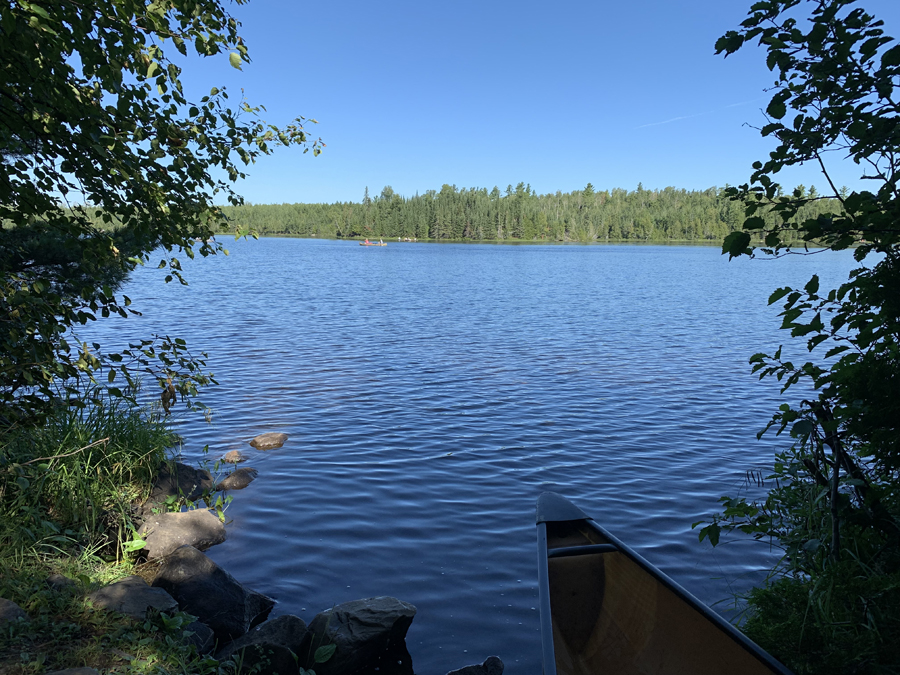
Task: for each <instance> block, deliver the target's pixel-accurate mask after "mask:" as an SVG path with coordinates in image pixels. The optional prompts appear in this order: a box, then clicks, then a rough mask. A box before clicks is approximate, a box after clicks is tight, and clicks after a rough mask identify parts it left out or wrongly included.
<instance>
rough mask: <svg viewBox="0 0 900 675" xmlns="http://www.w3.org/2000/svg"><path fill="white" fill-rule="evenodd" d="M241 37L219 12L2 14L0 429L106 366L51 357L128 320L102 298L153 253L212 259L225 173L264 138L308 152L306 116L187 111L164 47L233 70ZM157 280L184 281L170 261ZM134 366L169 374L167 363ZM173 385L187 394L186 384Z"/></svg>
mask: <svg viewBox="0 0 900 675" xmlns="http://www.w3.org/2000/svg"><path fill="white" fill-rule="evenodd" d="M239 27H240V26H239V24H238V23H237V21H235V20H234V19H233V18H232V17H230V16H229V15H228V13H227V12H226V10H225V7H224V4H223V3H222V2H220V1H219V0H167V1H166V2H150V3H147V4H144V3H124V4H123V3H121V2H118V1H117V0H90V1H89V2H87V3H30V2H25V1H23V0H18V1H17V2H13V3H7V4H4V5H2V6H0V50H2V53H3V54H5V55H11V54H14V55H15V56H16V58H9V59H6V60H5V61H4V71H3V72H4V78H3V83H2V86H3V91H2V96H0V156H2V157H3V161H2V162H0V222H2V223H3V228H2V229H0V270H2V278H0V315H4V316H8V317H10V320H11V321H12V324H11V325H10V326H9V328H8V330H7V331H5V332H4V333H2V334H0V347H2V349H0V400H2V401H3V404H4V406H5V408H4V409H5V411H7V412H5V413H4V414H3V415H0V417H2V420H0V422H3V423H7V422H10V421H11V419H12V418H13V417H15V416H18V415H19V414H20V413H21V414H22V415H25V416H27V415H29V414H30V413H31V412H37V411H38V410H39V409H41V408H42V407H43V406H45V405H46V404H48V403H49V402H51V401H53V400H54V399H56V398H58V397H60V396H62V397H64V398H67V397H70V396H76V395H77V391H78V387H77V386H75V385H74V384H71V383H70V380H71V381H72V382H74V381H75V380H77V379H78V378H85V377H86V378H89V379H90V378H91V377H92V373H94V372H95V370H97V369H98V368H100V367H101V366H102V364H109V359H107V358H106V356H104V355H103V354H102V352H100V351H99V350H95V351H94V352H92V353H91V356H90V357H88V356H86V355H85V354H83V353H79V354H77V355H76V354H75V353H74V352H73V353H70V352H69V351H68V349H67V348H65V347H64V344H65V343H64V337H63V336H64V335H66V334H67V332H68V331H69V329H70V328H71V327H72V326H77V325H80V324H84V323H85V322H88V321H91V320H93V318H94V317H95V316H104V317H105V316H110V315H114V314H118V315H120V316H127V315H128V314H129V313H130V312H131V310H130V309H129V310H126V309H125V308H126V307H128V305H129V304H130V301H127V300H120V299H118V298H116V297H115V295H114V293H113V292H112V291H110V290H105V291H100V290H98V289H99V288H100V286H102V285H103V284H104V283H106V284H108V285H109V286H110V288H112V289H115V287H116V286H117V285H118V284H119V283H121V282H122V280H123V279H124V278H125V277H126V276H127V275H128V273H129V272H130V271H131V270H132V269H133V268H134V267H135V266H136V265H142V264H144V263H145V262H147V260H148V256H149V254H150V252H151V251H153V250H155V249H157V248H163V249H165V250H166V251H167V252H179V251H183V252H185V255H187V256H188V257H192V256H193V254H194V250H195V246H196V248H197V250H199V252H201V254H202V255H210V254H213V253H216V252H218V251H219V250H221V245H220V244H219V243H218V242H216V241H215V240H214V239H212V235H213V234H214V233H216V232H220V231H222V229H223V228H228V227H229V226H228V223H227V221H226V220H225V219H224V218H223V217H222V214H221V212H220V211H219V210H218V209H216V208H214V206H213V204H214V203H216V202H219V203H221V202H223V201H224V202H227V203H230V204H239V203H241V199H240V196H239V195H237V194H236V192H235V191H234V189H233V186H232V185H231V184H230V180H232V181H233V180H237V179H238V178H240V177H242V176H243V175H244V174H243V172H242V171H241V170H239V169H238V168H237V167H238V166H241V167H243V166H246V165H247V164H252V163H253V162H254V161H255V159H256V158H257V157H259V156H260V155H262V154H266V153H268V152H270V151H271V150H272V148H273V147H274V146H273V144H272V143H271V142H270V140H271V139H273V138H274V139H277V142H278V144H280V145H299V146H302V147H303V148H304V149H305V150H309V149H312V150H313V152H314V153H315V154H318V152H319V151H320V146H321V143H320V142H319V141H313V140H311V139H310V138H309V137H308V136H307V135H306V133H305V131H304V129H303V125H304V123H305V120H304V119H303V118H298V119H297V120H295V121H294V122H293V123H292V124H291V125H289V126H287V127H285V128H284V129H279V128H275V127H272V126H270V125H267V124H265V123H264V122H263V121H262V120H260V119H259V118H258V115H259V114H260V108H257V107H253V106H250V105H249V104H247V103H246V102H242V103H241V105H240V106H239V108H238V110H233V109H232V108H229V107H228V94H227V92H226V91H224V90H222V89H219V88H213V89H212V90H211V91H210V94H209V96H204V97H202V98H201V100H200V101H191V100H189V99H188V97H187V95H186V93H185V91H184V89H183V87H182V83H181V82H180V79H179V78H180V74H181V69H180V68H179V67H178V66H176V65H175V64H174V63H171V62H170V61H168V59H167V57H166V54H165V53H164V51H163V48H162V47H163V46H164V45H166V44H174V45H175V47H176V49H177V50H178V51H179V52H181V53H183V54H184V53H186V52H187V51H188V49H189V48H190V46H193V48H194V50H195V51H196V52H197V53H198V54H200V55H213V54H220V53H223V52H226V53H228V54H229V61H230V63H231V64H232V65H234V66H235V67H240V65H241V63H242V62H246V61H248V54H247V48H246V46H245V45H244V43H243V40H242V39H241V37H240V35H239V34H238V30H239ZM229 179H230V180H229ZM60 196H64V197H65V198H66V199H67V200H68V201H66V200H60ZM67 207H69V208H67ZM96 218H99V219H101V220H102V221H103V223H104V225H102V226H101V227H98V226H97V222H96ZM196 239H200V240H201V241H202V243H201V244H200V245H199V246H197V245H196V244H195V240H196ZM163 266H164V267H167V266H168V267H170V269H169V273H168V278H169V279H171V280H175V279H177V280H178V281H179V282H182V283H184V279H183V277H182V276H181V271H180V264H179V262H178V257H176V256H168V257H167V259H166V261H165V262H164V265H163ZM190 363H191V361H190V359H189V358H188V359H187V360H186V361H185V362H184V364H182V365H190ZM98 364H100V365H98ZM111 365H116V364H111ZM145 365H146V367H147V369H148V371H147V372H155V373H156V374H157V375H158V376H159V377H168V376H169V375H173V373H172V372H167V370H169V365H170V364H169V363H167V362H164V361H160V362H159V364H158V365H159V366H161V368H157V369H156V370H155V371H153V369H152V368H150V366H149V365H147V364H145ZM103 367H106V366H103ZM123 367H124V366H123ZM171 367H172V368H173V369H175V368H178V367H180V361H179V358H176V357H174V356H172V357H171ZM120 373H121V371H120ZM183 377H184V378H187V379H186V380H184V381H183V384H184V387H185V388H186V389H190V388H191V386H192V385H190V384H189V383H188V382H196V375H195V374H194V373H193V372H191V371H185V372H184V374H183ZM181 378H182V375H177V374H175V379H176V380H178V381H179V383H182V379H181ZM192 378H193V379H192ZM16 411H18V412H16Z"/></svg>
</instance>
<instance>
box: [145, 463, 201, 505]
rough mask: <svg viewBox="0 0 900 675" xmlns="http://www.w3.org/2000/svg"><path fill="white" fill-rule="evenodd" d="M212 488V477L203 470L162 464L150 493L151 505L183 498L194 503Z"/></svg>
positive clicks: (184, 465)
mask: <svg viewBox="0 0 900 675" xmlns="http://www.w3.org/2000/svg"><path fill="white" fill-rule="evenodd" d="M212 486H213V480H212V476H210V475H209V471H206V470H205V469H195V468H193V467H191V466H188V465H187V464H182V463H181V462H172V463H171V465H170V464H169V463H165V462H164V463H163V464H162V465H161V466H160V469H159V473H158V474H157V475H156V482H155V483H154V484H153V489H152V490H151V491H150V499H149V500H148V502H149V503H151V504H159V503H163V502H165V501H166V499H167V498H169V497H184V498H185V499H187V500H190V501H195V500H197V499H199V498H200V497H201V496H202V495H203V493H204V492H206V491H208V490H211V489H212Z"/></svg>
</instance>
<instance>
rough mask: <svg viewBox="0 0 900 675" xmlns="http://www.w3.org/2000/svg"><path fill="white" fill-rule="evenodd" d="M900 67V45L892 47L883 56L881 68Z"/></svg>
mask: <svg viewBox="0 0 900 675" xmlns="http://www.w3.org/2000/svg"><path fill="white" fill-rule="evenodd" d="M891 66H900V45H897V46H895V47H891V48H890V49H888V50H887V51H886V52H885V53H884V54H882V55H881V67H882V68H890V67H891Z"/></svg>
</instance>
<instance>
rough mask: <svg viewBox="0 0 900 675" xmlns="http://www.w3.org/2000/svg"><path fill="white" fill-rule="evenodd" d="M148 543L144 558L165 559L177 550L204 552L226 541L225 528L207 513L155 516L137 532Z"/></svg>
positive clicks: (161, 514) (203, 511) (187, 512)
mask: <svg viewBox="0 0 900 675" xmlns="http://www.w3.org/2000/svg"><path fill="white" fill-rule="evenodd" d="M138 536H140V537H141V538H143V539H144V541H145V542H147V545H146V546H145V547H144V550H145V551H146V552H147V558H148V559H150V560H152V559H154V558H164V557H165V556H167V555H169V554H170V553H171V552H172V551H174V550H175V549H176V548H178V547H179V546H185V545H188V546H193V547H194V548H196V549H198V550H200V551H205V550H206V549H208V548H209V547H210V546H215V545H216V544H221V543H222V542H223V541H225V539H226V537H227V535H226V534H225V526H224V525H223V524H222V521H221V520H219V518H218V516H216V515H215V514H213V513H211V512H209V511H207V510H206V509H195V510H193V511H183V512H181V513H154V514H150V515H149V516H147V519H146V520H145V521H144V523H143V525H141V527H140V529H139V530H138Z"/></svg>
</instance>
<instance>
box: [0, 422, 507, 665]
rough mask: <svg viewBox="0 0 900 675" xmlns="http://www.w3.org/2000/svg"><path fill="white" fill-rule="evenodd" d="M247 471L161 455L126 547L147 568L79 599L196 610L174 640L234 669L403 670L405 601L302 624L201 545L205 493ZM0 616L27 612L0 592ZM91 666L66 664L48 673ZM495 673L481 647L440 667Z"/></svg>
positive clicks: (140, 611) (65, 586)
mask: <svg viewBox="0 0 900 675" xmlns="http://www.w3.org/2000/svg"><path fill="white" fill-rule="evenodd" d="M287 440H288V436H287V434H283V433H274V432H269V433H265V434H261V435H259V436H257V437H255V438H254V439H252V440H251V441H250V443H249V444H250V446H251V447H253V448H255V449H256V450H260V451H263V450H271V449H276V448H280V447H282V446H283V445H284V443H285V442H286V441H287ZM245 460H246V457H244V455H243V454H242V453H241V452H240V451H236V450H233V451H231V452H229V453H227V454H226V455H225V456H224V457H223V458H222V459H221V461H223V462H225V463H230V464H235V465H236V464H238V463H240V462H243V461H245ZM257 475H258V471H257V470H256V469H253V468H249V467H247V468H237V469H234V470H233V471H232V472H231V473H229V474H227V475H226V476H225V477H224V478H222V479H221V480H218V481H214V480H213V478H212V476H211V475H210V473H209V472H208V471H206V470H205V469H196V468H193V467H191V466H188V465H186V464H182V463H180V462H177V461H174V460H173V461H170V462H167V463H165V464H163V465H162V466H161V467H160V469H159V472H158V473H157V476H156V480H155V482H154V485H153V487H152V489H151V492H150V496H149V498H148V499H147V501H146V502H145V503H143V504H139V505H135V506H134V508H133V520H134V521H135V526H136V527H137V528H138V529H137V537H138V538H137V539H136V540H135V548H139V550H140V556H141V558H142V559H144V560H146V561H148V562H149V563H153V564H151V565H145V566H144V568H145V570H146V571H147V572H150V571H151V570H152V571H153V572H154V573H153V574H152V578H151V579H149V582H150V583H148V580H147V579H145V578H142V576H130V577H126V578H125V579H121V580H119V581H116V582H115V583H112V584H109V585H107V586H104V587H102V588H99V589H97V590H95V591H93V592H91V593H88V594H87V595H86V599H87V600H89V601H90V604H91V605H92V606H93V607H94V608H95V609H98V610H105V611H110V612H117V613H119V614H124V615H126V616H128V617H131V618H132V619H136V620H144V619H145V618H146V617H147V616H148V612H159V613H163V614H169V613H173V612H184V613H186V614H189V615H191V616H193V617H196V620H195V621H193V622H192V623H189V624H186V625H184V626H183V627H182V630H181V639H182V641H183V642H184V643H185V644H189V645H192V646H193V647H194V648H195V649H196V652H197V654H198V655H201V656H212V657H213V658H215V659H216V660H217V661H219V662H220V663H221V662H230V663H231V664H232V666H233V670H234V672H235V673H249V672H253V673H258V674H259V675H310V673H314V675H368V674H372V675H375V674H376V673H377V674H378V675H413V672H414V671H413V666H412V659H411V657H410V655H409V652H408V650H407V649H406V634H407V631H408V630H409V628H410V625H411V624H412V621H413V618H414V617H415V615H416V608H415V607H414V606H413V605H411V604H409V603H407V602H404V601H402V600H399V599H397V598H393V597H389V596H382V597H375V598H362V599H359V600H353V601H350V602H345V603H342V604H340V605H336V606H334V607H332V608H331V609H329V610H326V611H323V612H320V613H319V614H317V615H316V616H315V617H314V618H313V619H312V620H311V621H310V622H309V624H307V623H306V622H304V620H303V619H301V618H300V617H297V616H294V615H290V614H285V615H281V616H277V617H275V618H272V619H270V618H269V614H270V613H271V611H272V609H273V608H274V607H275V604H276V601H275V600H273V599H272V598H270V597H268V596H266V595H263V594H262V593H258V592H256V591H253V590H252V589H249V588H247V587H245V586H244V585H242V584H241V583H240V582H238V581H237V580H236V579H235V578H234V577H233V576H232V575H231V574H229V573H228V572H227V571H226V570H224V569H222V568H221V567H220V566H219V565H217V564H216V563H215V562H214V561H213V560H212V559H210V558H209V557H208V556H206V555H205V554H204V553H203V551H205V550H207V549H209V548H210V547H212V546H215V545H216V544H219V543H221V542H223V541H225V539H226V538H227V532H226V529H225V525H224V523H223V518H221V517H220V515H219V514H218V513H216V512H215V511H214V510H213V509H211V508H209V506H210V502H211V501H212V500H211V499H210V495H212V494H215V493H217V492H225V491H231V490H241V489H244V488H246V487H247V486H248V485H250V483H251V482H252V481H253V480H254V479H255V478H256V477H257ZM185 502H186V503H187V504H188V508H187V509H186V510H185V509H184V508H183V506H182V505H183V504H184V503H185ZM198 503H199V504H201V506H197V504H198ZM145 576H149V575H147V574H145ZM55 577H58V578H55ZM47 583H48V586H49V587H50V588H51V589H53V590H54V591H56V592H60V593H75V592H78V589H77V584H76V582H75V581H73V580H71V579H68V578H66V577H63V576H60V575H53V577H51V578H49V579H48V580H47ZM7 621H28V616H27V614H26V613H25V612H24V611H23V610H22V609H21V608H20V607H19V606H18V605H16V604H15V603H13V602H11V601H9V600H4V599H2V598H0V629H2V627H3V624H4V623H6V622H7ZM97 672H98V671H96V670H94V669H93V668H84V667H75V668H69V669H66V670H57V671H53V673H48V675H91V674H94V673H97ZM502 673H503V662H502V661H501V660H500V659H499V658H498V657H496V656H490V657H488V658H487V659H486V660H485V661H484V662H483V663H481V664H474V665H469V666H464V667H462V668H460V669H458V670H454V671H451V672H450V673H447V675H502Z"/></svg>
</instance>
